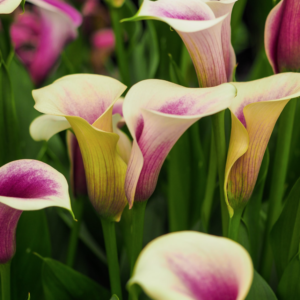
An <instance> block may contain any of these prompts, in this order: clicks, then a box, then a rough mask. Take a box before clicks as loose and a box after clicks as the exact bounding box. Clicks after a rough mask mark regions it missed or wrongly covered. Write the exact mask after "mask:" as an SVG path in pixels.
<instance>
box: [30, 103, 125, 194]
mask: <svg viewBox="0 0 300 300" xmlns="http://www.w3.org/2000/svg"><path fill="white" fill-rule="evenodd" d="M123 101H124V100H123V99H119V100H117V101H116V103H115V104H114V107H113V132H115V133H117V134H118V135H119V137H120V139H119V141H118V145H117V147H118V148H117V150H118V153H119V154H120V156H121V157H122V159H123V160H124V161H125V162H126V163H128V160H129V156H130V152H131V142H130V140H129V139H128V137H127V135H126V134H125V133H123V132H122V131H121V130H120V129H119V128H118V126H119V127H120V126H122V125H124V120H123V118H122V116H123V111H122V109H123ZM116 114H118V116H119V117H118V116H117V115H116ZM46 116H47V115H44V116H42V117H40V118H37V119H36V120H35V122H39V120H40V119H43V118H46ZM47 117H49V116H47ZM50 117H51V116H50ZM64 119H65V118H64ZM65 122H66V123H67V124H68V125H69V126H68V128H69V127H70V124H69V123H68V121H67V120H66V119H65ZM33 124H34V123H33ZM55 124H59V122H57V123H55V122H54V123H53V125H54V126H55ZM45 125H47V124H46V123H45ZM37 128H39V125H38V124H37V125H36V126H35V125H33V126H31V129H32V130H35V129H37ZM63 130H64V128H63ZM31 134H32V136H38V134H39V132H36V133H33V132H32V133H31ZM41 138H42V136H39V138H37V140H40V139H41ZM45 138H46V139H45V140H46V141H47V140H48V139H49V138H48V135H47V134H45ZM67 145H68V152H69V158H70V164H71V171H70V177H71V178H70V181H71V187H72V190H73V195H74V196H75V197H78V196H84V195H87V194H88V191H87V184H86V177H85V171H84V164H83V160H82V155H81V152H80V147H79V144H78V141H77V139H76V137H75V135H74V134H73V133H72V132H71V131H68V132H67Z"/></svg>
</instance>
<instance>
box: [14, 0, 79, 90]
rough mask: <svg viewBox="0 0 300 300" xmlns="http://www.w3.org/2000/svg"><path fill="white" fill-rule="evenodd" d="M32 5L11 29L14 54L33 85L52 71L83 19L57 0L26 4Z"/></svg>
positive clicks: (34, 1) (70, 7) (30, 0)
mask: <svg viewBox="0 0 300 300" xmlns="http://www.w3.org/2000/svg"><path fill="white" fill-rule="evenodd" d="M29 2H30V3H32V4H34V5H33V6H32V7H31V9H29V8H26V11H25V13H24V14H17V15H16V19H15V22H14V23H13V24H12V26H11V30H10V33H11V39H12V42H13V44H14V47H15V51H16V53H17V55H18V56H19V58H20V59H21V61H22V62H23V64H24V65H25V67H26V68H27V69H28V71H29V73H30V76H31V78H32V80H33V81H34V83H35V84H36V85H39V84H40V83H42V82H43V81H44V80H45V78H46V77H47V75H48V74H49V72H50V71H51V70H52V69H53V67H54V65H55V63H56V61H57V59H58V58H59V56H60V54H61V52H62V51H63V49H64V47H65V46H66V44H67V43H69V42H71V41H72V40H74V39H75V38H76V37H77V28H78V26H80V24H81V22H82V17H81V15H80V13H79V12H77V10H75V9H74V8H73V7H72V6H70V5H69V4H67V3H65V2H63V1H60V0H47V1H46V0H45V1H43V0H29Z"/></svg>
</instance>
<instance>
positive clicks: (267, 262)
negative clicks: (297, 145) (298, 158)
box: [261, 99, 297, 281]
mask: <svg viewBox="0 0 300 300" xmlns="http://www.w3.org/2000/svg"><path fill="white" fill-rule="evenodd" d="M296 106H297V100H296V99H293V100H291V101H290V102H289V103H288V104H287V105H286V107H285V109H284V111H283V112H282V114H281V117H280V121H279V131H278V137H277V146H276V153H275V161H274V171H273V176H272V180H271V191H270V203H269V211H268V216H267V223H266V231H265V239H264V247H263V249H264V250H263V251H264V252H263V256H262V266H261V274H262V276H263V277H264V278H265V280H267V281H268V280H269V278H270V275H271V269H272V264H273V255H272V249H271V243H270V232H271V230H272V227H273V225H274V224H275V222H276V221H277V219H278V217H279V215H280V213H281V210H282V199H283V196H284V185H285V179H286V174H287V168H288V162H289V154H290V146H291V140H292V134H293V125H294V118H295V111H296Z"/></svg>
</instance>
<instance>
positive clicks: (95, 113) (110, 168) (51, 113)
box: [30, 74, 130, 221]
mask: <svg viewBox="0 0 300 300" xmlns="http://www.w3.org/2000/svg"><path fill="white" fill-rule="evenodd" d="M125 90H126V86H124V85H123V84H122V83H121V82H119V81H118V80H115V79H113V78H110V77H106V76H101V75H92V74H74V75H70V76H65V77H63V78H61V79H59V80H56V81H55V82H54V83H52V84H50V85H48V86H46V87H43V88H40V89H37V90H34V91H33V93H32V94H33V98H34V100H35V102H36V104H35V106H34V107H35V109H36V110H38V111H40V112H41V113H44V115H42V116H40V117H38V118H37V119H35V120H34V121H33V122H32V124H31V126H30V133H31V136H32V137H33V138H34V139H35V140H37V141H38V140H47V139H49V138H50V137H51V136H53V135H54V134H56V133H57V132H59V131H62V130H65V129H68V128H70V127H72V130H73V132H74V134H75V136H76V139H77V141H78V144H79V147H80V152H81V155H82V159H83V164H84V171H85V176H86V183H87V190H88V195H89V199H90V200H91V202H92V204H93V206H94V208H95V209H96V211H97V212H98V213H99V214H100V216H101V217H102V218H105V219H108V220H110V221H119V220H120V218H121V215H122V212H123V209H124V208H125V206H126V205H127V200H126V196H125V190H124V182H125V175H126V169H127V164H126V159H125V157H124V156H123V153H122V151H121V149H128V143H129V144H130V142H129V140H128V138H127V137H126V135H125V134H123V135H120V136H119V135H118V134H116V133H115V132H114V131H113V127H114V126H113V117H112V113H113V110H114V104H115V102H117V101H118V99H119V98H120V96H121V95H122V94H123V92H124V91H125ZM119 117H120V118H121V116H119ZM125 138H127V140H126V141H125V143H127V144H126V145H124V144H123V143H124V140H125ZM126 156H127V157H128V154H126ZM81 170H82V171H83V168H81Z"/></svg>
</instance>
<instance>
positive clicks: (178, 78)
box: [169, 54, 187, 86]
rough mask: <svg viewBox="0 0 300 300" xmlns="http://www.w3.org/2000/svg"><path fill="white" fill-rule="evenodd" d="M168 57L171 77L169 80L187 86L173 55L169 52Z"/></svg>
mask: <svg viewBox="0 0 300 300" xmlns="http://www.w3.org/2000/svg"><path fill="white" fill-rule="evenodd" d="M169 58H170V78H171V81H172V82H174V83H177V84H179V85H182V86H187V83H186V81H185V79H184V78H183V75H182V73H181V71H180V69H179V67H178V65H177V64H176V62H175V61H174V60H173V57H172V55H171V54H169Z"/></svg>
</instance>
